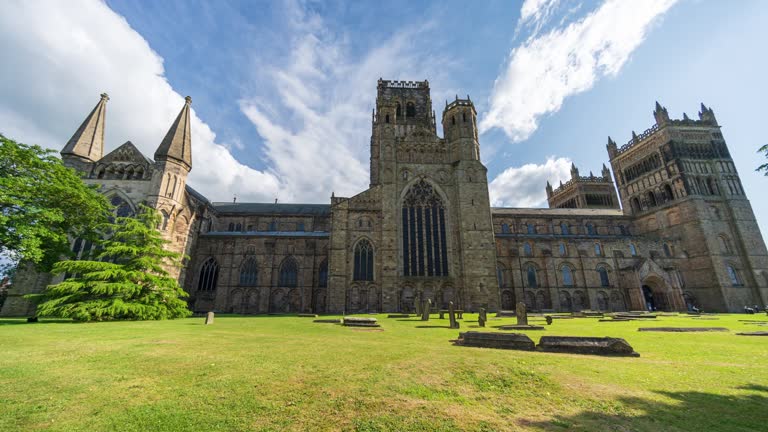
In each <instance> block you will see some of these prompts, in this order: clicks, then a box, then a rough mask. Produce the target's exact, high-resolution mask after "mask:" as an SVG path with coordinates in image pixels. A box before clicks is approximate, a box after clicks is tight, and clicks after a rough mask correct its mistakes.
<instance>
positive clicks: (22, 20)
mask: <svg viewBox="0 0 768 432" xmlns="http://www.w3.org/2000/svg"><path fill="white" fill-rule="evenodd" d="M0 52H2V53H3V58H4V59H5V60H6V62H5V63H4V65H3V67H2V68H0V131H1V132H3V133H4V134H6V135H8V136H9V137H12V138H14V139H17V140H19V141H22V142H28V143H36V144H40V145H43V146H46V147H49V148H52V149H56V150H60V149H61V148H62V147H63V146H64V144H65V143H66V141H67V140H68V139H69V137H70V136H71V135H72V133H74V131H75V129H77V127H78V126H79V125H80V123H81V122H82V121H83V119H84V118H85V116H86V115H87V114H88V112H90V110H91V109H92V108H93V106H94V105H95V104H96V102H98V100H99V94H100V93H102V92H105V91H106V92H107V93H109V95H110V99H111V100H110V102H109V103H108V105H107V120H106V138H107V149H106V151H105V153H106V152H108V151H110V150H112V149H114V148H115V147H117V146H118V145H120V144H122V143H123V142H125V141H128V140H130V141H132V142H133V143H134V144H136V145H137V146H138V148H139V149H140V150H141V151H142V152H143V153H144V154H145V155H147V156H149V157H152V155H153V154H154V152H155V149H156V148H157V146H158V145H159V144H160V141H161V140H162V138H163V136H164V135H165V132H166V131H167V130H168V128H169V127H170V125H171V123H172V122H173V120H174V118H175V117H176V115H177V114H178V112H179V110H180V109H181V107H182V106H183V103H184V99H183V97H182V95H180V94H178V93H177V92H176V91H174V89H173V88H172V87H171V86H170V84H169V83H168V81H167V80H166V78H165V76H164V68H163V59H162V58H161V57H160V56H159V55H158V54H157V53H155V52H154V51H153V50H152V49H151V47H150V46H149V44H148V43H147V41H146V40H145V39H144V38H143V37H142V36H141V35H139V34H138V33H137V32H136V31H134V30H133V29H132V28H131V27H130V26H129V24H128V23H127V22H126V20H125V19H124V18H122V17H121V16H119V15H117V14H115V13H114V12H113V11H112V10H110V9H109V7H107V6H106V5H105V4H103V3H100V2H93V1H76V0H70V1H66V2H56V1H53V2H45V4H42V3H41V2H29V1H13V0H7V1H3V2H1V3H0ZM192 96H193V99H194V95H192ZM193 108H194V103H193ZM192 143H193V149H192V155H193V169H192V172H191V174H190V179H189V184H190V185H191V186H192V187H194V188H196V189H198V190H199V191H200V192H202V193H203V194H204V195H206V196H207V197H209V198H211V199H223V200H229V199H230V198H231V197H232V194H233V193H235V192H237V193H238V195H239V196H240V198H242V199H243V200H271V199H273V198H274V196H276V195H277V194H278V189H279V187H280V184H279V182H278V179H277V177H276V175H275V174H274V173H271V172H262V171H258V170H254V169H252V168H249V167H248V166H245V165H243V164H241V163H239V162H238V161H237V160H235V159H234V157H233V156H232V154H231V153H230V152H229V150H228V149H227V148H226V147H224V146H223V145H221V144H220V143H217V142H216V134H215V133H214V132H213V131H212V130H211V128H210V127H208V125H207V124H205V123H204V122H203V121H202V120H200V119H199V118H198V117H197V116H196V115H194V114H193V118H192ZM232 144H233V145H235V146H237V145H238V143H236V142H235V143H232Z"/></svg>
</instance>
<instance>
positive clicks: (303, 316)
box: [296, 313, 317, 318]
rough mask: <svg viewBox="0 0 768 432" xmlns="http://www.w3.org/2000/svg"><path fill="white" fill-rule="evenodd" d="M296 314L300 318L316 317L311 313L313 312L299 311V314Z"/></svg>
mask: <svg viewBox="0 0 768 432" xmlns="http://www.w3.org/2000/svg"><path fill="white" fill-rule="evenodd" d="M296 316H297V317H300V318H317V314H313V313H300V314H297V315H296Z"/></svg>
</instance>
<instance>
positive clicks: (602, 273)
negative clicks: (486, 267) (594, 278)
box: [496, 264, 611, 288]
mask: <svg viewBox="0 0 768 432" xmlns="http://www.w3.org/2000/svg"><path fill="white" fill-rule="evenodd" d="M573 271H574V269H573V267H571V266H570V265H568V264H563V265H562V266H561V267H560V282H561V285H562V286H564V287H573V286H576V283H575V278H574V276H573ZM595 272H597V275H598V278H599V279H600V286H602V287H609V286H611V281H610V278H609V277H608V268H607V267H606V266H605V265H603V264H601V265H599V266H597V267H596V268H595ZM538 273H539V270H538V269H537V268H536V266H535V265H533V264H527V265H526V266H525V275H526V282H527V285H526V286H527V287H528V288H539V275H538ZM496 277H497V278H498V282H499V287H501V288H505V287H508V286H509V284H508V283H507V281H506V277H505V272H504V268H503V267H502V266H501V265H498V266H497V267H496Z"/></svg>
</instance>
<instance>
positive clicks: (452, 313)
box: [448, 302, 459, 329]
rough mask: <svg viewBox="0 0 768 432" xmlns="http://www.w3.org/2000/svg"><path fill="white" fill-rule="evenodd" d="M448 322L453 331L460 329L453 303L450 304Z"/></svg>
mask: <svg viewBox="0 0 768 432" xmlns="http://www.w3.org/2000/svg"><path fill="white" fill-rule="evenodd" d="M448 320H449V322H450V325H451V328H452V329H457V328H459V322H458V321H456V312H455V311H454V310H453V302H448Z"/></svg>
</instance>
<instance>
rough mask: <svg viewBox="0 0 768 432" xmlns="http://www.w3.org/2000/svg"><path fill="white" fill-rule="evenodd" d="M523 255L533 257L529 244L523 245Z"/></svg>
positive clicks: (531, 247)
mask: <svg viewBox="0 0 768 432" xmlns="http://www.w3.org/2000/svg"><path fill="white" fill-rule="evenodd" d="M523 255H525V256H533V246H531V244H530V243H525V244H523Z"/></svg>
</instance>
